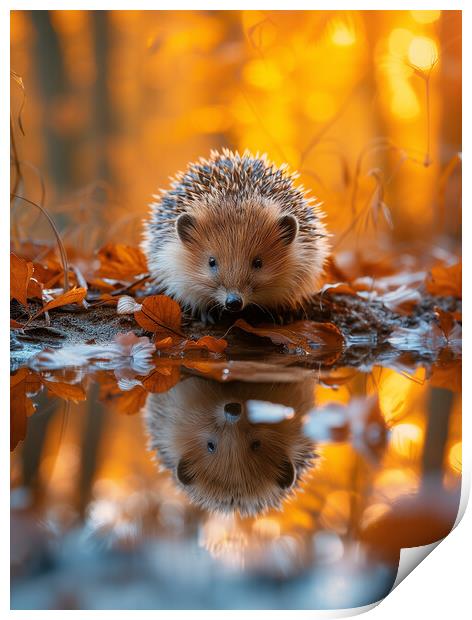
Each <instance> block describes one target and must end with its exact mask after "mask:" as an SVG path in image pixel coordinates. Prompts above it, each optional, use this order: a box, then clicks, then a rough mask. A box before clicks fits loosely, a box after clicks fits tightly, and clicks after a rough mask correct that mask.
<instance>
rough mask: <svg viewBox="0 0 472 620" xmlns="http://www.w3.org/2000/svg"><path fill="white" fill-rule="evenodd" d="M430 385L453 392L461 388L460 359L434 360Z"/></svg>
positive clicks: (459, 390)
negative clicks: (442, 361) (449, 360)
mask: <svg viewBox="0 0 472 620" xmlns="http://www.w3.org/2000/svg"><path fill="white" fill-rule="evenodd" d="M429 382H430V385H432V386H434V387H442V388H445V389H446V390H452V391H453V392H459V393H460V392H461V390H462V366H461V362H460V360H453V361H451V362H446V363H441V362H436V363H435V364H433V366H432V368H431V377H430V381H429Z"/></svg>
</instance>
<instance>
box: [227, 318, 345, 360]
mask: <svg viewBox="0 0 472 620" xmlns="http://www.w3.org/2000/svg"><path fill="white" fill-rule="evenodd" d="M234 325H235V326H236V327H239V328H240V329H242V330H244V331H246V332H249V333H251V334H254V335H256V336H261V337H263V338H270V340H271V341H272V342H273V343H274V344H283V345H286V346H288V347H289V348H292V349H293V348H295V349H302V350H303V351H305V353H313V346H312V345H316V346H317V347H323V348H325V349H329V350H330V351H333V350H341V349H342V348H343V346H344V337H343V335H342V334H341V332H340V331H339V329H338V328H337V327H336V325H333V323H317V322H315V321H296V322H295V323H292V324H290V325H284V326H278V325H270V326H264V325H261V326H259V327H252V326H251V325H249V323H247V322H246V321H244V320H243V319H238V320H237V321H236V323H235V324H234Z"/></svg>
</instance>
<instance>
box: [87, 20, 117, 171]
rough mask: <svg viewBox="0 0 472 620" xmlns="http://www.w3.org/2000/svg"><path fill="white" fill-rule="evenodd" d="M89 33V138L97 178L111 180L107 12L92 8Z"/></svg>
mask: <svg viewBox="0 0 472 620" xmlns="http://www.w3.org/2000/svg"><path fill="white" fill-rule="evenodd" d="M91 18H92V24H93V36H94V46H95V63H96V69H97V80H96V83H95V90H94V106H93V109H94V119H93V122H92V128H93V134H94V135H93V138H94V143H95V144H96V149H97V151H96V156H97V162H96V167H97V180H100V181H104V182H106V183H108V182H110V181H111V172H110V166H109V162H108V156H107V141H108V139H109V135H110V133H111V132H112V125H113V123H112V107H111V105H110V97H109V90H108V83H107V82H108V54H109V49H110V25H109V18H108V11H92V12H91Z"/></svg>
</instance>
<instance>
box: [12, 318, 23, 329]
mask: <svg viewBox="0 0 472 620" xmlns="http://www.w3.org/2000/svg"><path fill="white" fill-rule="evenodd" d="M23 327H24V325H23V323H18V321H15V319H10V329H23Z"/></svg>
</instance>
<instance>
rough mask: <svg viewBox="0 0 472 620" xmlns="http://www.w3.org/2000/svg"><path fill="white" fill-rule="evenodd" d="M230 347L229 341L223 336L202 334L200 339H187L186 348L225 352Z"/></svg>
mask: <svg viewBox="0 0 472 620" xmlns="http://www.w3.org/2000/svg"><path fill="white" fill-rule="evenodd" d="M227 347H228V342H227V341H226V340H224V339H223V338H214V337H213V336H202V338H199V339H198V340H187V341H186V343H185V346H184V350H191V349H208V351H211V352H212V353H223V352H224V351H225V350H226V348H227Z"/></svg>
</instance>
